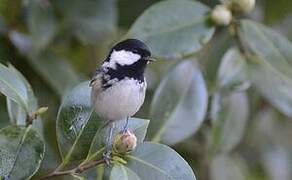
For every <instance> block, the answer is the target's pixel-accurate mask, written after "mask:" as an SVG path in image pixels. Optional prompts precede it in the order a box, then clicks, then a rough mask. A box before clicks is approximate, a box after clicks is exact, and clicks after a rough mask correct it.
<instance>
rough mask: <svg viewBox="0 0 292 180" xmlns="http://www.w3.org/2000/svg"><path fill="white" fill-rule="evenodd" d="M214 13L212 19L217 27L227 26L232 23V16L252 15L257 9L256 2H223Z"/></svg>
mask: <svg viewBox="0 0 292 180" xmlns="http://www.w3.org/2000/svg"><path fill="white" fill-rule="evenodd" d="M221 2H222V4H220V5H217V6H216V7H215V8H214V9H213V11H212V13H211V19H212V21H213V22H214V23H215V24H216V25H221V26H227V25H229V24H230V23H231V21H232V15H233V14H234V13H236V14H247V13H250V12H251V11H252V10H253V9H254V7H255V0H221Z"/></svg>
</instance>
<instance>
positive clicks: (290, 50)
mask: <svg viewBox="0 0 292 180" xmlns="http://www.w3.org/2000/svg"><path fill="white" fill-rule="evenodd" d="M240 36H241V38H242V39H243V40H244V42H245V44H246V45H247V46H248V48H249V50H250V51H252V53H254V54H255V56H253V57H252V58H251V59H250V61H249V62H250V63H249V64H248V65H249V67H248V69H249V75H250V80H251V82H252V83H253V84H254V86H255V87H256V88H257V90H258V91H259V92H260V93H261V94H262V95H263V96H264V97H265V98H266V99H267V100H268V101H269V102H270V103H271V104H272V105H273V106H275V107H276V108H277V109H278V110H279V111H281V112H282V113H284V114H285V115H287V116H290V117H291V116H292V94H291V92H292V44H291V42H289V41H288V40H287V38H285V37H283V36H281V35H280V34H278V33H276V32H274V31H273V30H271V29H269V28H267V27H265V26H263V25H261V24H258V23H255V22H252V21H247V20H246V21H242V22H241V26H240ZM275 87H277V88H275Z"/></svg>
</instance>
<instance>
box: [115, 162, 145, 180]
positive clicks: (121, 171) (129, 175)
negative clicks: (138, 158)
mask: <svg viewBox="0 0 292 180" xmlns="http://www.w3.org/2000/svg"><path fill="white" fill-rule="evenodd" d="M110 180H140V178H139V177H138V175H137V174H136V173H135V172H133V171H132V170H131V169H129V168H127V167H126V166H124V165H114V167H113V168H112V170H111V175H110Z"/></svg>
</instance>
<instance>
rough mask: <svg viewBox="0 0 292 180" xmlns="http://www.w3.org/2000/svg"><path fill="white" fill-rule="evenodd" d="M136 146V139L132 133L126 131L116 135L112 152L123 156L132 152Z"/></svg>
mask: <svg viewBox="0 0 292 180" xmlns="http://www.w3.org/2000/svg"><path fill="white" fill-rule="evenodd" d="M136 146H137V138H136V136H135V134H134V133H132V132H131V131H129V130H127V131H126V132H124V133H121V134H118V135H117V136H116V137H115V139H114V144H113V150H114V152H116V153H120V154H125V153H128V152H130V151H133V150H134V149H135V148H136Z"/></svg>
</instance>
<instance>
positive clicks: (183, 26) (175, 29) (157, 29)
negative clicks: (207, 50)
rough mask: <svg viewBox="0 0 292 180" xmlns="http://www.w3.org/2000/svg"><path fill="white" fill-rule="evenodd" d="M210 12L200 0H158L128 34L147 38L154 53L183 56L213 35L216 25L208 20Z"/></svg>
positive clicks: (193, 50)
mask: <svg viewBox="0 0 292 180" xmlns="http://www.w3.org/2000/svg"><path fill="white" fill-rule="evenodd" d="M174 12H175V13H174ZM208 12H209V8H208V7H206V6H205V5H203V4H201V3H199V2H196V1H189V0H180V1H177V0H168V1H162V2H158V3H157V4H154V5H153V6H151V7H150V8H149V9H147V10H146V11H145V12H144V13H143V14H142V15H141V16H140V17H139V18H138V19H137V20H136V22H135V23H134V24H133V26H132V27H131V28H130V30H129V33H128V35H127V37H132V38H133V37H134V38H138V39H141V40H143V41H145V43H146V44H147V45H149V46H150V49H151V51H152V53H153V55H154V56H158V57H162V58H182V57H184V56H186V55H189V54H191V53H195V52H197V51H199V50H200V49H201V48H202V47H203V46H204V45H205V44H206V43H207V42H208V41H209V40H210V39H211V37H212V35H213V32H214V28H213V27H211V26H209V25H208V24H207V19H208V16H207V14H208Z"/></svg>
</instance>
